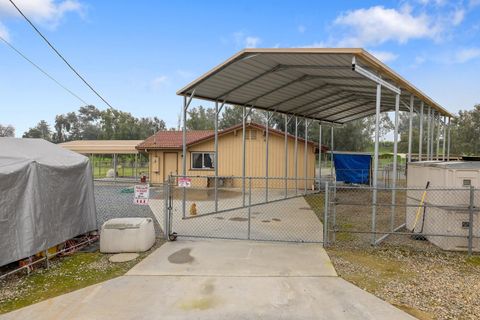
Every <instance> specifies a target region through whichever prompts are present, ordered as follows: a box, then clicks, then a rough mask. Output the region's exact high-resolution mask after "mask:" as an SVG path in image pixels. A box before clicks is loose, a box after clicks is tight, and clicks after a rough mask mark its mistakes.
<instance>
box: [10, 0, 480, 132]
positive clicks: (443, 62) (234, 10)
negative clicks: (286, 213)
mask: <svg viewBox="0 0 480 320" xmlns="http://www.w3.org/2000/svg"><path fill="white" fill-rule="evenodd" d="M16 3H17V5H18V6H19V7H21V8H22V9H23V10H24V12H25V13H26V14H27V15H28V16H29V17H30V18H31V19H32V20H33V21H34V22H35V23H36V24H37V26H38V27H39V28H40V29H41V30H42V32H44V34H45V35H46V36H47V37H48V38H49V39H50V40H51V41H52V42H53V43H54V44H55V45H56V47H57V48H58V49H59V50H60V51H61V52H62V53H63V54H64V55H65V56H66V57H67V59H68V60H69V61H70V62H71V63H72V64H73V65H74V66H75V67H76V68H77V69H78V70H79V71H80V72H81V73H82V74H83V75H84V76H85V77H86V78H87V79H88V81H90V82H91V83H92V84H93V85H94V87H95V88H96V89H97V90H98V91H99V92H101V93H102V94H103V95H104V96H105V97H106V99H107V100H108V101H109V102H110V103H111V104H112V105H113V106H114V107H115V108H118V109H121V110H124V111H129V112H131V113H132V114H133V115H135V116H158V117H160V118H162V119H164V120H165V121H166V122H167V125H168V126H169V127H171V126H176V123H177V117H178V114H179V111H180V105H181V99H180V98H179V97H177V96H176V95H175V91H176V90H177V89H179V88H180V87H182V86H184V85H185V84H187V83H188V82H189V81H191V80H193V79H194V78H196V77H197V76H199V75H201V74H202V73H204V72H206V71H208V70H209V69H210V68H212V67H213V66H215V65H217V64H218V63H220V62H222V61H223V60H225V59H226V58H228V57H229V56H231V55H233V54H234V53H236V52H237V51H238V50H241V49H242V48H245V47H337V46H340V47H341V46H343V47H364V48H366V49H367V50H369V51H370V52H372V53H373V54H375V55H377V56H378V57H379V58H380V59H382V60H384V61H385V62H386V63H387V64H388V65H389V66H391V67H392V68H393V69H394V70H396V71H397V72H399V73H400V74H401V75H403V76H404V77H405V78H406V79H408V80H409V81H411V82H413V84H415V85H416V86H417V87H419V88H420V89H421V90H423V91H424V92H426V93H427V94H428V95H430V96H431V97H432V98H433V99H435V100H436V101H438V102H439V103H440V104H442V105H443V106H445V107H446V108H447V109H449V110H450V111H453V112H457V111H458V110H459V109H469V108H471V107H472V106H473V105H474V104H475V103H480V97H479V84H478V83H479V76H478V74H479V71H480V0H465V1H446V0H436V1H429V0H423V1H422V0H411V1H382V2H380V1H307V0H305V1H300V0H296V1H280V0H278V1H273V0H272V1H259V0H257V1H246V0H244V1H242V0H238V1H206V0H205V1H193V0H192V1H153V0H152V1H146V0H145V1H114V0H103V1H88V0H60V1H53V0H16ZM0 36H2V37H4V38H6V39H7V40H8V41H10V42H11V43H12V44H13V45H14V46H16V47H17V48H18V49H19V50H21V51H22V52H23V53H24V54H26V55H27V56H28V57H29V58H31V59H32V60H33V61H35V62H36V63H37V64H39V65H40V66H41V67H42V68H44V69H46V70H47V71H48V72H49V73H50V74H51V75H53V76H54V77H55V78H57V79H58V80H59V81H60V82H62V83H63V84H64V85H65V86H67V87H68V88H69V89H71V90H72V91H74V92H75V93H77V94H78V95H79V96H80V97H82V98H83V99H84V100H86V101H87V102H88V103H90V104H94V105H96V106H97V107H98V108H100V109H104V108H106V105H105V104H104V103H103V102H102V101H100V100H99V99H98V98H97V97H95V96H94V95H93V93H91V92H90V91H89V90H88V89H87V88H86V87H85V86H84V85H83V83H81V81H80V80H79V79H78V78H76V77H75V76H74V75H73V74H72V73H71V71H70V70H68V69H67V68H66V66H65V65H63V64H62V62H61V61H60V60H59V59H58V58H57V57H56V56H55V55H54V54H53V52H52V51H51V50H50V49H49V48H48V47H47V46H46V45H45V43H44V42H42V40H41V39H40V38H39V37H38V36H37V35H36V34H35V33H34V32H33V30H32V29H31V28H30V27H29V26H28V25H27V24H26V22H25V21H24V20H22V19H20V17H19V16H18V15H17V14H15V12H14V11H13V10H12V7H11V5H10V3H9V2H8V0H0ZM0 70H1V72H0V101H1V104H0V123H2V124H12V125H13V126H15V127H16V130H17V131H16V135H17V136H21V135H22V134H23V132H24V131H25V130H27V129H28V128H29V127H32V126H34V125H35V124H36V123H37V122H38V121H39V120H42V119H43V120H46V121H48V122H49V123H50V124H52V125H53V123H54V118H55V115H56V114H60V113H66V112H69V111H73V110H77V109H78V107H80V106H81V104H82V103H81V102H80V101H78V100H76V99H75V98H74V97H72V96H71V95H69V94H68V93H66V92H65V91H63V90H62V89H60V88H59V87H58V86H57V85H56V84H55V83H53V82H52V81H51V80H49V79H47V78H46V77H45V76H44V75H42V74H41V73H39V72H38V71H37V70H36V69H34V68H33V67H32V66H31V65H29V64H28V63H26V62H25V61H24V60H22V59H21V58H20V57H19V56H18V55H16V54H15V53H14V52H13V51H12V50H11V49H10V48H8V47H7V46H5V45H4V44H3V43H2V42H0ZM200 103H203V104H204V105H206V106H208V103H204V102H200V101H196V102H195V105H198V104H200Z"/></svg>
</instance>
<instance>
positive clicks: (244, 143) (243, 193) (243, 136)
mask: <svg viewBox="0 0 480 320" xmlns="http://www.w3.org/2000/svg"><path fill="white" fill-rule="evenodd" d="M246 118H247V108H246V107H244V108H243V116H242V199H243V200H242V204H243V206H245V162H246V156H245V152H246V142H245V139H246V132H245V130H246V127H247V126H246V123H245V122H246Z"/></svg>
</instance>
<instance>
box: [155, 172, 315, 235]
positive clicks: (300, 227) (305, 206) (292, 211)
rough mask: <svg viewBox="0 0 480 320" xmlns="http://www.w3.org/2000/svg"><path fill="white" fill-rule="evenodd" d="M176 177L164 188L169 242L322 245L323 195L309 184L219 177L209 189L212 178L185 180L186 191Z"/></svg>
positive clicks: (305, 181) (306, 181) (279, 180)
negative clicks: (214, 240) (215, 240)
mask: <svg viewBox="0 0 480 320" xmlns="http://www.w3.org/2000/svg"><path fill="white" fill-rule="evenodd" d="M179 178H182V179H183V178H184V177H183V176H170V178H169V180H168V181H169V182H168V183H166V184H165V191H164V194H165V200H166V201H165V212H168V214H167V215H165V219H166V220H165V225H166V226H168V232H167V233H168V234H169V235H170V237H169V238H170V240H174V239H176V237H183V238H218V239H237V240H258V241H284V242H308V243H322V242H323V225H322V222H321V220H323V210H324V202H323V197H324V192H323V191H319V190H315V189H314V188H311V187H310V184H311V185H314V184H315V180H314V179H297V181H294V180H293V179H285V178H272V177H270V178H269V179H268V182H267V181H265V178H255V177H246V178H245V180H244V178H242V177H231V176H230V177H219V178H218V179H219V180H220V179H221V180H220V181H221V182H218V185H217V187H215V181H214V177H204V176H202V177H198V176H195V177H193V176H191V177H186V178H187V179H189V180H188V181H189V184H190V185H191V186H190V187H178V185H177V183H178V179H179ZM244 181H245V183H244ZM243 183H244V184H243ZM267 184H268V190H267V188H265V186H266V185H267ZM243 185H244V186H245V188H242V187H243ZM307 186H308V187H307Z"/></svg>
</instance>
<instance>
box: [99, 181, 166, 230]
mask: <svg viewBox="0 0 480 320" xmlns="http://www.w3.org/2000/svg"><path fill="white" fill-rule="evenodd" d="M135 184H138V183H134V182H131V183H128V182H116V183H115V182H110V181H95V205H96V207H97V227H98V229H99V230H100V229H101V227H102V225H103V223H104V222H105V221H107V220H110V219H113V218H127V217H129V218H130V217H140V218H152V219H153V221H154V222H155V223H154V226H155V233H156V236H157V237H163V236H164V234H163V230H164V226H163V221H165V204H164V203H165V201H164V187H163V186H160V187H150V195H149V201H148V205H138V204H135V203H134V185H135Z"/></svg>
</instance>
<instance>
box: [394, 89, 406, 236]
mask: <svg viewBox="0 0 480 320" xmlns="http://www.w3.org/2000/svg"><path fill="white" fill-rule="evenodd" d="M399 111H400V95H399V94H397V95H396V97H395V127H394V130H393V174H392V186H393V189H392V208H391V214H390V230H391V232H393V231H394V229H395V205H396V189H395V188H396V187H397V145H398V122H399ZM410 119H411V118H410Z"/></svg>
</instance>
